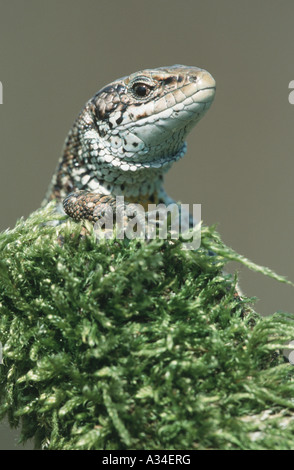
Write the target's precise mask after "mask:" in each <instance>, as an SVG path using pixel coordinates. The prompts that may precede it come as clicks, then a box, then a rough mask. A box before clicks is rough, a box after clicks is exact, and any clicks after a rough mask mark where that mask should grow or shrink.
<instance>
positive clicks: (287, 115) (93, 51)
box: [0, 0, 294, 449]
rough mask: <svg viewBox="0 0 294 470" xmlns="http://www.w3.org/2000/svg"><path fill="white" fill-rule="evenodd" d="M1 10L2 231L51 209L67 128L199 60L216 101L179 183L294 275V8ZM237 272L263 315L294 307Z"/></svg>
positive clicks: (56, 4)
mask: <svg viewBox="0 0 294 470" xmlns="http://www.w3.org/2000/svg"><path fill="white" fill-rule="evenodd" d="M0 6H1V9H0V81H1V82H2V84H3V104H1V105H0V179H1V186H0V192H1V197H0V210H1V220H0V229H1V230H4V229H6V228H8V227H11V228H12V227H13V226H14V224H15V222H16V220H17V219H18V218H19V217H21V216H25V217H26V216H28V215H29V214H30V212H31V211H33V210H35V209H37V208H38V207H39V205H40V202H41V200H42V198H43V197H44V194H45V191H46V189H47V186H48V183H49V181H50V179H51V176H52V173H53V172H54V170H55V167H56V164H57V160H58V158H59V156H60V152H61V148H62V145H63V141H64V139H65V137H66V134H67V132H68V130H69V128H70V127H71V125H72V122H73V120H74V119H75V117H76V115H77V113H78V112H79V110H80V109H81V108H82V106H83V105H84V103H85V102H86V100H87V99H88V98H90V97H91V96H92V95H93V94H94V93H95V92H96V91H98V90H99V89H100V88H102V87H103V86H104V85H106V84H108V83H109V82H110V81H112V80H114V79H116V78H118V77H121V76H125V75H128V74H130V73H131V72H135V71H137V70H140V69H143V68H152V67H158V66H162V65H173V64H185V65H196V66H199V67H202V68H205V69H207V70H208V71H209V72H210V73H211V74H212V75H213V76H214V78H215V79H216V82H217V94H216V98H215V102H214V104H213V105H212V107H211V109H210V110H209V112H208V113H207V115H206V116H205V118H204V119H203V120H202V121H201V122H200V123H199V124H198V126H197V127H196V128H195V130H194V131H192V133H191V135H190V136H189V138H188V153H187V155H186V156H185V158H184V159H182V160H181V161H180V162H178V163H176V164H175V165H174V167H173V168H172V170H171V171H170V173H169V174H168V175H167V176H166V184H165V186H166V189H167V191H168V193H169V194H170V195H171V196H172V197H174V198H175V199H178V200H181V201H182V202H185V203H189V204H193V203H201V204H202V218H203V221H204V223H205V224H207V225H211V224H218V230H219V232H220V234H221V236H222V239H223V241H224V242H225V243H226V244H228V245H230V246H231V247H232V248H234V249H235V250H236V251H238V252H239V253H242V254H243V255H245V256H246V257H248V258H250V259H251V260H253V261H255V262H256V263H259V264H262V265H266V266H268V267H270V268H272V269H274V270H275V271H276V272H278V273H279V274H282V275H285V276H287V277H288V278H289V279H291V280H292V281H294V253H293V248H292V241H293V235H294V217H293V202H294V188H293V171H294V152H293V140H294V105H291V104H290V103H289V101H288V96H289V92H290V90H289V89H288V85H289V82H290V81H291V80H294V60H293V55H294V54H293V53H294V48H293V35H294V32H293V18H294V2H293V0H280V1H277V0H259V1H258V2H256V0H239V1H236V0H207V1H206V2H203V1H198V0H182V1H181V2H179V1H178V0H148V1H145V2H143V1H140V0H137V1H135V0H124V1H118V0H116V1H113V0H112V1H111V0H107V1H106V0H105V1H104V0H96V1H94V0H83V1H81V0H59V1H57V0H50V2H49V1H46V0H25V1H24V0H10V1H9V2H7V1H3V0H1V1H0ZM230 269H231V270H232V271H234V270H235V269H238V271H239V273H240V279H241V287H242V289H243V291H244V292H245V293H246V294H247V295H249V296H256V297H258V299H259V300H258V302H257V303H256V309H257V310H258V311H259V312H260V313H262V314H263V315H270V314H272V313H274V312H275V311H277V310H282V311H290V312H294V301H293V300H294V289H293V288H291V287H289V286H287V285H283V284H279V283H278V282H277V281H274V280H271V279H268V278H265V277H264V276H262V275H260V274H255V273H253V272H250V271H248V270H247V269H245V268H242V267H240V266H239V265H238V266H237V265H232V266H231V268H230ZM0 367H1V366H0ZM16 441H17V433H14V432H12V431H9V429H8V427H7V426H4V425H1V427H0V449H22V448H23V447H22V446H19V445H17V444H16ZM30 447H31V446H30V444H28V445H27V446H25V448H26V449H29V448H30Z"/></svg>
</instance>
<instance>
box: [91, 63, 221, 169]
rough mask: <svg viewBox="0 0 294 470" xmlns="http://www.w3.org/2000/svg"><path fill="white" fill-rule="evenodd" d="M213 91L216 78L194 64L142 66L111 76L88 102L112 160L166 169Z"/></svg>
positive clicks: (180, 152) (182, 147)
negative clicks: (114, 76)
mask: <svg viewBox="0 0 294 470" xmlns="http://www.w3.org/2000/svg"><path fill="white" fill-rule="evenodd" d="M214 95H215V81H214V79H213V77H212V76H211V75H210V73H209V72H207V71H206V70H203V69H200V68H197V67H187V66H183V65H174V66H172V67H160V68H157V69H146V70H143V71H140V72H137V73H134V74H131V75H130V76H128V77H124V78H121V79H118V80H115V81H114V82H113V83H111V84H109V85H108V86H107V87H105V88H103V89H102V90H100V91H99V92H98V93H97V94H96V95H95V96H94V97H93V98H92V100H90V102H89V106H90V109H91V111H92V113H93V115H94V120H95V124H96V128H97V131H98V134H99V140H100V142H101V141H102V143H103V147H104V150H105V153H106V154H109V155H111V156H112V157H113V158H112V160H111V165H115V167H116V168H119V167H121V169H122V170H123V171H128V170H131V171H132V172H134V171H136V170H139V169H143V168H154V169H155V168H161V169H162V170H164V169H165V168H166V170H167V169H168V168H169V167H170V166H171V164H172V163H173V162H174V161H176V160H178V159H179V158H181V157H182V156H183V155H184V154H185V151H186V144H185V137H186V136H187V134H188V133H189V131H190V130H191V129H192V127H193V126H194V125H195V124H196V123H197V122H198V121H199V120H200V119H201V118H202V117H203V115H204V114H205V112H206V111H207V110H208V108H209V107H210V105H211V103H212V101H213V98H214Z"/></svg>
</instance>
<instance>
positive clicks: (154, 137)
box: [43, 65, 216, 223]
mask: <svg viewBox="0 0 294 470" xmlns="http://www.w3.org/2000/svg"><path fill="white" fill-rule="evenodd" d="M215 90H216V84H215V80H214V78H213V77H212V75H211V74H210V73H209V72H207V71H206V70H204V69H201V68H199V67H194V66H191V67H190V66H184V65H173V66H170V67H159V68H155V69H145V70H141V71H139V72H136V73H132V74H131V75H129V76H127V77H123V78H120V79H117V80H115V81H113V82H112V83H110V84H109V85H107V86H106V87H104V88H102V89H101V90H100V91H98V92H97V93H96V94H95V95H94V96H93V97H92V98H91V99H90V100H89V101H87V103H86V104H85V106H84V108H83V109H82V110H81V111H80V113H79V115H78V117H77V118H76V120H75V121H74V124H73V126H72V128H71V130H70V131H69V134H68V136H67V138H66V141H65V143H64V148H63V152H62V155H61V158H60V159H59V162H58V165H57V169H56V172H55V174H54V175H53V178H52V180H51V183H50V186H49V188H48V191H47V194H46V196H45V199H44V201H43V205H45V204H46V203H48V202H49V201H51V200H53V199H56V200H57V201H58V202H59V203H63V208H64V211H65V213H66V214H67V215H68V216H69V217H71V218H72V219H74V220H82V219H86V220H90V221H91V222H92V223H95V222H96V221H97V220H99V218H101V216H102V215H103V214H104V208H105V204H106V205H107V204H109V205H110V206H111V207H112V208H113V209H114V211H115V210H116V209H117V207H116V200H117V199H116V197H117V196H123V197H124V204H125V205H128V204H131V203H138V204H141V205H143V207H144V209H146V210H148V205H149V204H154V203H155V204H159V203H163V204H169V203H171V202H173V200H172V199H171V198H170V197H169V196H168V195H167V194H166V192H165V190H164V188H163V176H164V174H165V173H166V172H167V171H168V170H169V169H170V167H171V166H172V164H173V163H174V162H176V161H177V160H179V159H180V158H182V157H183V156H184V155H185V153H186V149H187V144H186V142H185V138H186V136H187V134H188V133H189V132H190V130H191V129H192V128H193V127H194V125H195V124H196V123H197V122H198V121H199V120H200V119H201V118H202V117H203V116H204V114H205V113H206V111H207V110H208V109H209V107H210V105H211V103H212V101H213V99H214V95H215Z"/></svg>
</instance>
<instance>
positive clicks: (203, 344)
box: [0, 206, 294, 450]
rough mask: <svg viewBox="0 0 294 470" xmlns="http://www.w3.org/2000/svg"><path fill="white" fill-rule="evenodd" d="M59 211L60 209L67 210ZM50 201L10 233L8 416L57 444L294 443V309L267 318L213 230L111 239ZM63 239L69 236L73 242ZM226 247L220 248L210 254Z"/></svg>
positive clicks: (5, 259)
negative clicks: (198, 238) (194, 237)
mask: <svg viewBox="0 0 294 470" xmlns="http://www.w3.org/2000/svg"><path fill="white" fill-rule="evenodd" d="M54 218H56V217H54ZM50 219H52V215H50V206H49V207H47V208H46V209H44V210H42V211H37V212H36V213H34V214H32V215H31V216H30V217H29V218H28V220H26V221H24V220H20V221H19V222H18V223H17V225H16V227H15V228H14V229H13V230H9V231H6V232H4V233H2V234H1V235H0V249H1V263H0V302H1V304H0V309H1V310H0V341H1V344H2V355H3V364H1V365H0V397H1V398H0V400H1V401H0V403H1V405H0V417H1V418H3V417H4V416H6V415H7V416H8V418H9V422H10V424H11V426H19V425H20V426H21V439H22V441H26V440H27V439H29V438H32V437H34V438H35V441H36V446H37V447H38V448H45V449H148V450H152V449H211V448H213V449H291V448H294V440H293V437H294V415H293V410H294V400H293V396H294V395H293V394H294V383H293V368H292V367H293V366H291V364H289V363H288V362H286V361H285V359H284V358H283V355H282V354H281V350H282V349H283V347H284V345H285V343H286V342H288V341H290V340H291V339H293V338H294V322H293V319H294V316H293V315H290V314H275V315H273V316H271V317H267V318H261V317H260V316H259V315H258V314H256V313H254V312H253V311H252V309H251V303H252V301H253V299H247V298H240V297H239V296H238V295H237V294H236V290H235V284H236V278H233V277H232V276H228V275H224V274H223V272H222V270H223V267H224V266H225V264H226V263H227V262H228V261H230V260H232V259H234V260H238V261H240V262H241V263H243V264H246V265H247V266H248V267H250V268H253V269H256V270H258V271H261V272H263V273H265V274H268V275H271V276H272V277H276V278H277V279H278V280H280V281H284V279H283V278H280V277H279V276H275V275H274V274H273V273H271V272H270V271H269V270H268V269H266V268H260V267H258V266H255V265H254V264H253V263H251V262H249V261H248V260H246V259H245V258H243V257H242V256H240V255H238V254H236V253H234V252H233V251H232V250H231V249H229V248H228V247H226V246H224V244H223V243H222V242H221V240H220V238H219V236H218V234H217V233H216V232H215V230H214V228H207V227H204V228H203V229H202V245H201V249H199V250H198V251H196V252H193V251H185V250H183V249H182V244H181V242H180V241H174V240H173V241H171V240H170V241H162V240H154V241H151V242H150V243H145V242H144V241H139V240H131V241H130V240H115V239H114V240H109V241H101V242H100V243H97V241H96V239H95V235H94V233H93V230H92V227H90V226H87V228H88V230H89V232H90V233H89V234H88V235H87V236H86V237H85V238H82V239H81V238H80V235H79V234H80V230H81V225H80V224H76V223H74V222H70V221H67V222H66V223H64V224H62V225H60V226H58V227H57V228H56V227H54V226H48V225H43V223H44V221H48V220H50ZM61 241H62V242H61ZM209 250H213V251H214V253H215V254H216V255H215V256H210V254H209Z"/></svg>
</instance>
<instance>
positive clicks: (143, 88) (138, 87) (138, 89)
mask: <svg viewBox="0 0 294 470" xmlns="http://www.w3.org/2000/svg"><path fill="white" fill-rule="evenodd" d="M152 88H153V87H151V86H150V85H148V84H147V83H143V82H135V83H134V84H133V86H132V91H133V94H134V95H135V96H136V97H137V98H146V97H147V96H148V95H149V94H150V92H151V90H152Z"/></svg>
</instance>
